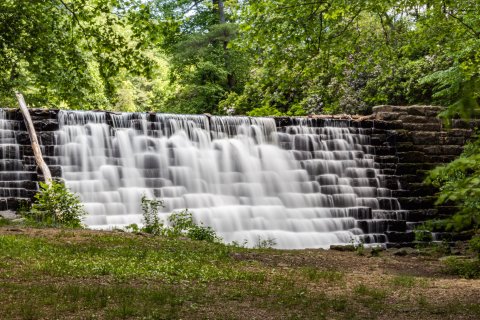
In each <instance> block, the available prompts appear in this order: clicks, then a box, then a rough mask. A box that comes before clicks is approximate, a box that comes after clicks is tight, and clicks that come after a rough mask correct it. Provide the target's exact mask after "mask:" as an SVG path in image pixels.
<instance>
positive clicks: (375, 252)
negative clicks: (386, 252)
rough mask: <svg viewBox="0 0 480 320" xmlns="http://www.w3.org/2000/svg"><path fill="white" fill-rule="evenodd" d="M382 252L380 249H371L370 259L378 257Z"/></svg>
mask: <svg viewBox="0 0 480 320" xmlns="http://www.w3.org/2000/svg"><path fill="white" fill-rule="evenodd" d="M382 251H383V248H382V247H372V248H371V250H370V256H371V257H379V256H380V252H382Z"/></svg>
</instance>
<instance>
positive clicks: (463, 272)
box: [445, 257, 480, 279]
mask: <svg viewBox="0 0 480 320" xmlns="http://www.w3.org/2000/svg"><path fill="white" fill-rule="evenodd" d="M445 266H446V269H447V270H446V271H447V273H449V274H455V275H459V276H461V277H464V278H467V279H472V278H480V259H478V258H475V259H468V258H459V257H448V258H447V259H445Z"/></svg>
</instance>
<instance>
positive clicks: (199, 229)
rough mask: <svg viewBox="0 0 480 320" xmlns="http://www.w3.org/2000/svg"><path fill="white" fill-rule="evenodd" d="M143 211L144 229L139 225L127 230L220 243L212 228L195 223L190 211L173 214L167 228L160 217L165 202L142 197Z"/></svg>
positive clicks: (131, 226) (129, 227) (169, 218)
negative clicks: (159, 213) (159, 212)
mask: <svg viewBox="0 0 480 320" xmlns="http://www.w3.org/2000/svg"><path fill="white" fill-rule="evenodd" d="M141 206H142V211H143V220H144V223H145V225H144V227H143V228H141V229H139V228H138V226H137V225H130V226H128V227H127V229H130V230H132V231H134V232H135V231H143V232H146V233H149V234H153V235H157V236H158V235H163V236H167V237H169V238H177V237H181V236H183V237H187V238H190V239H192V240H203V241H207V242H218V241H220V240H221V239H220V237H218V236H217V234H216V233H215V231H214V230H213V229H212V228H211V227H206V226H204V225H203V223H201V222H200V224H197V223H195V222H194V221H193V217H192V213H191V212H189V211H188V209H185V210H182V211H180V212H173V213H172V214H170V216H169V217H168V223H169V226H166V225H165V224H164V223H163V221H162V220H161V219H160V218H159V217H158V211H159V208H161V207H163V201H161V200H157V199H148V198H147V197H146V196H145V195H144V196H143V197H142V204H141Z"/></svg>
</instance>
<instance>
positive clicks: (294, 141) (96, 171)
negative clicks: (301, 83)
mask: <svg viewBox="0 0 480 320" xmlns="http://www.w3.org/2000/svg"><path fill="white" fill-rule="evenodd" d="M58 120H59V124H60V129H59V130H58V131H56V133H55V140H56V146H55V158H56V162H57V163H58V164H60V165H61V168H62V176H63V178H64V179H65V181H66V183H67V185H68V187H69V188H70V189H71V191H73V192H76V193H78V194H79V195H80V197H81V200H82V201H83V203H84V204H85V208H86V210H87V211H88V216H87V217H86V220H85V223H86V224H87V225H88V226H89V227H91V228H100V229H105V228H111V227H114V226H117V227H123V226H126V225H129V224H132V223H137V224H141V223H142V215H141V208H140V202H141V197H142V195H146V196H147V197H149V198H153V197H156V198H158V199H161V200H163V201H164V203H165V208H163V209H162V210H161V218H162V219H166V217H167V216H168V215H169V214H170V213H171V212H172V211H178V210H182V209H184V208H188V209H189V210H190V211H191V212H192V213H193V217H194V219H195V221H197V222H200V221H201V222H203V223H204V224H205V225H207V226H211V227H212V228H213V229H214V230H215V231H216V232H217V233H218V234H219V235H220V236H221V237H222V238H223V239H224V241H225V242H232V241H237V242H240V243H242V242H244V240H247V241H248V242H247V245H249V246H253V245H255V244H256V242H257V241H258V239H259V238H260V239H274V240H275V242H276V243H277V246H276V247H278V248H284V249H300V248H328V247H329V246H330V245H332V244H342V243H349V242H351V241H359V240H362V241H365V242H385V241H386V237H385V235H384V232H385V231H386V229H387V228H388V221H389V220H391V219H395V216H396V215H398V214H401V211H400V206H399V204H398V201H397V200H396V199H395V198H393V197H392V196H391V191H390V190H389V189H387V188H385V187H384V184H383V182H382V174H381V171H380V169H378V165H377V164H376V163H375V161H374V155H373V154H372V153H373V148H372V147H371V146H370V138H369V136H368V135H367V134H365V132H363V130H365V129H361V128H355V127H352V126H350V125H349V123H348V122H347V121H335V120H331V121H328V120H321V121H322V123H321V125H319V123H318V122H319V121H320V119H303V118H298V119H294V124H293V125H288V126H285V127H280V128H278V129H277V127H276V124H275V120H274V119H273V118H249V117H217V116H212V117H208V116H205V115H173V114H146V113H118V114H114V113H109V114H107V113H104V112H88V111H60V113H59V115H58Z"/></svg>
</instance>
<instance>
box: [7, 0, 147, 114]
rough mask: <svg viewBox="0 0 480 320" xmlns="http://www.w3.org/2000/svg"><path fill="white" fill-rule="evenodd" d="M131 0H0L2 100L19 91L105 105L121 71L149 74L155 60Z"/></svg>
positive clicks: (78, 105) (60, 102) (79, 105)
mask: <svg viewBox="0 0 480 320" xmlns="http://www.w3.org/2000/svg"><path fill="white" fill-rule="evenodd" d="M129 7H131V6H130V1H123V0H120V1H117V0H107V1H96V0H62V1H29V0H18V1H11V0H7V1H2V2H1V4H0V12H1V14H0V42H1V43H2V47H1V48H0V79H1V80H0V96H1V98H0V102H1V103H2V104H5V105H10V106H14V105H15V102H14V101H13V99H14V96H13V91H12V90H13V89H14V88H15V89H17V90H20V91H22V92H23V93H24V94H25V96H26V98H27V101H29V103H30V104H31V105H33V106H42V107H44V106H46V107H56V108H58V107H68V108H71V109H93V108H95V109H105V108H110V107H111V106H112V104H113V100H114V95H115V91H116V82H115V81H114V78H115V76H116V75H118V73H119V71H120V69H121V68H128V70H129V72H130V74H135V73H137V74H138V73H141V74H144V75H148V74H149V72H150V69H151V67H152V66H153V65H154V64H155V61H154V60H153V59H151V57H150V56H149V55H148V52H147V50H142V51H140V50H137V49H138V48H140V47H143V44H142V41H143V40H145V39H143V38H141V37H132V32H131V27H130V25H129V24H128V23H127V16H128V13H127V14H126V11H128V8H129Z"/></svg>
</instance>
